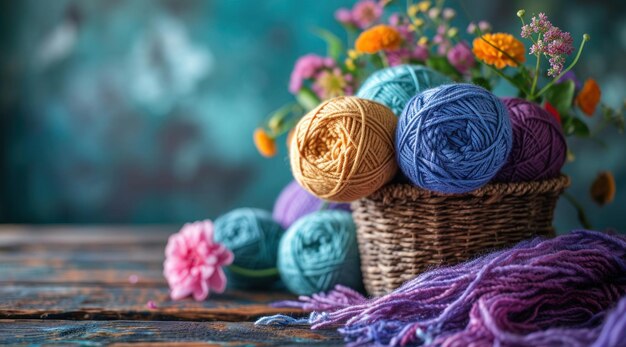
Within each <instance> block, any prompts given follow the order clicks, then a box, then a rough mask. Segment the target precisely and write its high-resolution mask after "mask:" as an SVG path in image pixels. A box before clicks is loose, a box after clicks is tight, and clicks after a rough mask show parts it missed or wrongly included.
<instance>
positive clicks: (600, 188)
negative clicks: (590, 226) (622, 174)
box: [590, 171, 615, 206]
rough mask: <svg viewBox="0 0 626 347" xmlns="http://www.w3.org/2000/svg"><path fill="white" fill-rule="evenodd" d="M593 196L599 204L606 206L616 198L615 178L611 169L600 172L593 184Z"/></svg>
mask: <svg viewBox="0 0 626 347" xmlns="http://www.w3.org/2000/svg"><path fill="white" fill-rule="evenodd" d="M590 193H591V198H592V199H593V201H595V202H596V203H597V204H598V205H600V206H604V205H606V204H608V203H609V202H611V201H613V198H615V178H613V174H612V173H611V172H610V171H603V172H600V173H599V174H598V176H597V177H596V179H595V180H594V181H593V184H592V185H591V191H590Z"/></svg>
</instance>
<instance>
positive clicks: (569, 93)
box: [545, 81, 584, 124]
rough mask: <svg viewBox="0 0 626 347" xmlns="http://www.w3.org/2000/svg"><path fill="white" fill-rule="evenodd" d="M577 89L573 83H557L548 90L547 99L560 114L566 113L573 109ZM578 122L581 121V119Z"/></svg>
mask: <svg viewBox="0 0 626 347" xmlns="http://www.w3.org/2000/svg"><path fill="white" fill-rule="evenodd" d="M575 89H576V88H575V85H574V82H572V81H566V82H563V83H556V84H554V85H552V87H550V89H548V91H547V92H546V95H545V97H546V99H547V100H548V101H549V102H550V103H551V104H552V106H554V108H556V110H557V111H559V113H566V112H569V110H570V109H571V108H572V102H573V101H574V92H575ZM578 121H580V119H579V120H578ZM580 122H582V121H580ZM583 124H584V123H583Z"/></svg>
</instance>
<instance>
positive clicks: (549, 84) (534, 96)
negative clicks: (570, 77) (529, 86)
mask: <svg viewBox="0 0 626 347" xmlns="http://www.w3.org/2000/svg"><path fill="white" fill-rule="evenodd" d="M585 42H587V40H585V39H584V38H583V42H582V43H581V44H580V48H578V53H576V57H575V58H574V61H572V63H571V64H569V66H568V67H567V69H565V70H563V71H562V72H561V73H560V74H559V75H558V76H556V77H555V78H554V79H553V80H552V81H550V83H548V84H546V85H545V87H543V88H541V90H540V91H539V92H538V93H537V95H532V99H533V100H534V99H536V98H538V97H540V96H541V94H543V93H545V92H546V91H547V90H548V89H550V87H552V85H553V84H554V83H555V82H556V81H558V80H559V79H560V78H561V77H563V75H565V74H566V73H567V72H568V71H569V70H571V69H572V68H573V67H574V65H576V63H578V59H579V58H580V55H581V54H582V52H583V48H584V47H585Z"/></svg>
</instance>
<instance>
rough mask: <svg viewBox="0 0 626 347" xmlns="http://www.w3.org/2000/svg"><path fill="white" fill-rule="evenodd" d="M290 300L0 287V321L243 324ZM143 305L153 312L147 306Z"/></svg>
mask: <svg viewBox="0 0 626 347" xmlns="http://www.w3.org/2000/svg"><path fill="white" fill-rule="evenodd" d="M285 299H294V296H293V295H291V294H287V293H284V292H271V293H270V292H243V291H237V290H227V291H226V292H225V293H224V294H219V295H213V296H212V297H210V298H209V299H208V300H205V301H202V302H196V301H193V300H191V299H187V300H181V301H172V300H170V298H169V296H168V290H167V288H165V287H111V288H104V287H101V286H97V287H76V286H51V285H36V286H28V285H5V286H2V287H0V318H13V319H17V318H20V319H27V318H35V319H39V318H44V319H75V320H83V319H90V320H112V319H136V320H204V321H218V320H219V321H234V322H236V321H246V320H250V319H253V318H257V317H260V316H265V315H269V314H276V313H298V312H299V310H296V309H278V308H272V307H269V306H268V304H269V303H270V302H273V301H278V300H285ZM148 301H152V302H154V303H155V304H156V308H150V307H148V306H147V303H148Z"/></svg>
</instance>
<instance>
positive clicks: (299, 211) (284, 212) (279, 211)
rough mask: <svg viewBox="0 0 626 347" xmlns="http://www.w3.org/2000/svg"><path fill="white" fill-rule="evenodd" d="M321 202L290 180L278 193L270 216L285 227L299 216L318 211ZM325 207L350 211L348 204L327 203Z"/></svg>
mask: <svg viewBox="0 0 626 347" xmlns="http://www.w3.org/2000/svg"><path fill="white" fill-rule="evenodd" d="M323 203H324V201H323V200H321V199H319V198H317V197H315V196H313V195H311V193H309V192H307V191H306V190H304V189H303V188H302V187H300V185H298V183H297V182H296V181H292V182H291V183H289V184H288V185H287V186H286V187H285V188H283V190H282V191H281V192H280V195H278V199H276V203H274V212H273V214H272V216H273V217H274V220H275V221H276V222H278V224H280V225H281V226H282V227H283V228H285V229H287V228H289V226H291V224H293V223H294V222H295V221H296V220H298V219H300V217H303V216H305V215H307V214H309V213H312V212H315V211H319V209H320V208H321V207H322V204H323ZM327 208H328V209H329V210H344V211H348V212H350V204H338V203H329V204H328V206H327Z"/></svg>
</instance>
